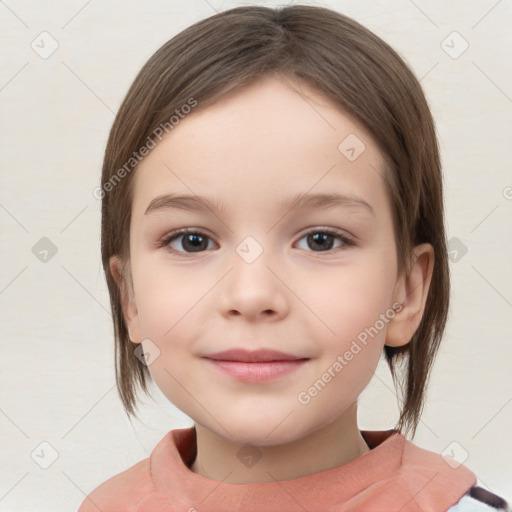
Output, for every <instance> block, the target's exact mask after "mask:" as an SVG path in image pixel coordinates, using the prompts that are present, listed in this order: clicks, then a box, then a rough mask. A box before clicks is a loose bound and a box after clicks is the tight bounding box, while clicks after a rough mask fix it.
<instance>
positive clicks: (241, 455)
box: [190, 402, 370, 484]
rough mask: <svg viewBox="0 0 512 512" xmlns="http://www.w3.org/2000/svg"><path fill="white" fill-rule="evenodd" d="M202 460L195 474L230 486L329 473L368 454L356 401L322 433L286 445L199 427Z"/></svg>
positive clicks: (195, 464)
mask: <svg viewBox="0 0 512 512" xmlns="http://www.w3.org/2000/svg"><path fill="white" fill-rule="evenodd" d="M196 433H197V456H196V459H195V461H194V462H193V463H192V465H191V467H190V469H191V470H192V471H193V472H194V473H197V474H198V475H201V476H204V477H205V478H208V479H210V480H216V481H219V482H223V483H228V484H251V483H268V482H275V481H282V480H293V479H296V478H301V477H304V476H309V475H313V474H315V473H320V472H322V471H327V470H329V469H333V468H336V467H339V466H342V465H344V464H348V463H349V462H351V461H352V460H354V459H356V458H357V457H360V456H361V455H364V454H365V453H367V452H369V451H370V449H369V447H368V445H367V444H366V442H365V441H364V439H363V437H362V435H361V433H360V431H359V429H358V427H357V402H354V404H352V405H351V406H350V407H349V408H348V409H347V410H346V411H345V412H344V413H343V414H342V415H341V416H340V417H338V418H337V419H336V420H334V421H333V422H332V423H330V424H328V425H327V426H325V427H322V428H321V429H318V430H316V431H314V432H311V433H309V434H306V435H305V436H304V437H301V438H300V439H293V440H292V441H289V442H287V443H285V444H278V445H272V446H262V445H256V443H254V444H249V443H234V442H233V441H231V440H228V439H225V438H223V437H220V436H218V435H217V434H215V433H213V432H211V431H210V430H208V429H207V428H205V427H203V426H202V425H199V424H197V423H196Z"/></svg>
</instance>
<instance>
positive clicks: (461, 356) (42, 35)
mask: <svg viewBox="0 0 512 512" xmlns="http://www.w3.org/2000/svg"><path fill="white" fill-rule="evenodd" d="M246 3H249V2H246ZM297 3H300V2H297ZM307 3H309V4H311V5H323V6H326V7H330V8H334V9H336V10H339V11H340V12H342V13H345V14H347V15H349V16H352V17H354V18H355V19H356V20H358V21H359V22H361V23H362V24H363V25H365V26H367V27H368V28H370V29H371V30H373V31H374V32H375V33H377V34H378V35H379V36H381V37H382V38H383V39H384V40H386V41H387V42H388V43H390V44H391V45H392V46H393V47H394V48H395V49H397V50H398V51H399V52H400V54H401V55H402V56H403V57H404V58H405V59H406V60H407V61H408V62H409V63H410V64H411V66H412V67H413V69H414V70H415V72H416V74H417V75H418V76H419V77H420V78H421V82H422V84H423V87H424V88H425V90H426V93H427V96H428V99H429V102H430V104H431V107H432V111H433V113H434V116H435V118H436V122H437V128H438V133H439V137H440V144H441V151H442V158H443V164H444V172H445V183H446V207H447V222H448V226H447V228H448V236H449V239H450V250H451V253H450V254H451V256H450V257H451V271H452V281H453V295H452V301H453V302H452V308H451V315H450V320H449V324H448V327H447V332H446V336H445V339H444V343H443V344H442V346H441V349H440V353H439V356H438V358H437V360H436V364H435V367H434V371H433V374H432V378H431V380H430V388H429V392H428V402H427V405H426V408H425V411H424V415H423V418H422V422H421V424H420V426H419V429H418V432H417V435H416V438H415V439H414V442H415V443H416V444H418V445H419V446H422V447H424V448H427V449H429V450H433V451H437V452H439V453H443V454H449V455H450V456H453V457H454V458H455V459H457V460H458V459H460V460H461V461H462V460H463V461H464V464H465V465H467V466H468V467H469V468H470V469H471V470H472V471H474V472H475V473H476V475H477V477H478V482H479V484H480V485H482V486H483V487H485V488H488V489H489V490H491V491H493V492H495V493H498V494H502V495H504V497H507V498H508V499H511V498H512V485H511V481H512V466H511V464H510V462H509V461H510V460H511V459H512V445H511V443H510V431H511V420H512V381H511V377H510V376H511V371H510V366H511V359H512V335H511V327H510V324H511V318H512V288H511V282H512V271H511V261H512V258H511V255H512V228H511V225H512V223H511V219H512V172H511V171H512V166H511V151H510V147H511V141H512V76H511V75H512V73H511V67H510V53H511V47H512V31H511V30H510V27H511V26H512V2H511V1H510V0H501V1H496V0H479V1H474V2H466V1H462V0H459V1H452V2H449V3H448V2H444V1H441V0H438V1H426V0H416V1H414V2H413V1H412V0H393V1H388V2H374V1H364V2H354V1H348V0H338V1H335V0H332V1H328V0H325V1H323V2H307ZM259 4H260V5H267V6H276V5H278V2H259ZM238 5H244V3H243V2H237V1H224V2H222V1H221V0H208V1H207V0H189V1H187V2H185V1H178V0H172V1H164V0H155V1H153V2H137V1H135V0H130V1H127V0H122V1H121V0H106V1H99V0H89V1H84V0H73V1H64V0H61V1H58V0H51V1H46V2H44V3H43V2H36V1H28V0H25V1H24V0H6V1H1V2H0V22H1V27H2V29H1V34H2V35H1V39H2V59H1V66H0V100H1V114H2V116H1V135H0V145H1V169H2V171H1V182H0V226H1V238H0V240H1V255H0V258H1V260H0V315H1V356H2V357H1V358H0V365H1V374H0V430H1V436H0V446H1V453H0V510H1V511H10V512H11V511H39V512H42V511H52V512H59V511H70V510H76V508H77V507H78V505H79V503H80V502H81V501H82V500H83V499H84V496H85V493H88V492H90V491H92V489H93V488H95V487H96V486H97V485H98V484H100V483H101V482H103V481H105V480H106V479H107V478H109V477H111V476H113V475H114V474H117V473H119V472H121V471H122V470H124V469H126V468H128V467H130V466H131V465H133V464H135V463H136V462H138V461H140V460H142V459H143V458H146V457H147V456H148V455H149V453H150V452H151V450H152V448H153V447H154V446H155V445H156V443H157V442H158V441H159V440H160V439H161V438H162V437H163V436H164V435H165V433H166V432H168V431H169V430H171V429H173V428H181V427H187V426H191V425H192V420H191V419H190V418H188V417H187V416H185V415H184V414H183V413H181V412H180V411H179V410H177V409H176V408H175V407H174V406H173V405H172V404H170V403H169V402H167V400H166V399H165V398H164V397H163V396H162V395H161V394H160V392H159V391H158V390H157V389H155V388H154V389H155V391H154V397H155V401H154V402H153V401H151V400H150V399H148V398H144V405H143V406H142V407H141V410H140V418H141V419H140V420H133V421H132V422H130V421H129V420H128V419H127V417H126V415H125V414H124V411H123V409H122V407H121V402H120V399H119V397H118V395H117V391H116V388H115V381H114V358H113V333H112V325H111V315H110V311H109V299H108V294H107V290H106V285H105V282H104V275H103V271H102V269H101V264H100V202H99V201H98V200H97V199H96V198H95V197H94V196H93V190H94V188H95V187H96V186H97V185H98V184H99V179H100V168H101V162H102V156H103V151H104V148H105V143H106V139H107V135H108V131H109V129H110V126H111V124H112V121H113V119H114V114H115V112H116V111H117V109H118V107H119V105H120V102H121V101H122V98H123V97H124V94H125V93H126V91H127V89H128V87H129V85H130V84H131V82H132V80H133V79H134V77H135V75H136V73H137V72H138V71H139V69H140V67H141V66H142V65H143V63H144V62H145V61H146V60H147V59H148V58H149V57H150V56H151V55H152V54H153V53H154V51H156V50H157V49H158V48H159V47H160V46H161V45H162V44H163V43H164V42H165V41H167V40H168V39H170V38H171V37H172V36H173V35H175V34H176V33H178V32H179V31H181V30H182V29H184V28H185V27H187V26H188V25H190V24H192V23H194V22H196V21H198V20H200V19H203V18H205V17H207V16H210V15H212V14H214V13H215V11H220V10H225V9H228V8H231V7H235V6H238ZM397 418H398V408H397V398H396V396H395V392H394V390H393V387H392V381H391V377H390V375H389V371H388V369H387V366H386V365H385V364H384V362H383V361H381V363H380V365H379V367H378V371H377V372H376V374H375V376H374V378H373V380H372V382H371V384H370V385H369V387H368V388H367V390H366V391H365V393H364V394H363V396H362V397H361V400H360V413H359V422H360V428H363V429H370V430H371V429H375V430H381V429H387V428H391V427H392V426H393V425H394V423H395V421H396V420H397Z"/></svg>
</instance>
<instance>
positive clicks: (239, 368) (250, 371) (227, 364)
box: [206, 358, 307, 382]
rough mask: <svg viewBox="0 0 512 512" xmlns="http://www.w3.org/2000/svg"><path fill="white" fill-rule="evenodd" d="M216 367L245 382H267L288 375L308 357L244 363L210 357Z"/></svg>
mask: <svg viewBox="0 0 512 512" xmlns="http://www.w3.org/2000/svg"><path fill="white" fill-rule="evenodd" d="M206 360H207V361H209V362H210V363H211V364H212V365H213V366H214V367H215V368H217V369H218V370H220V371H221V372H223V373H225V374H227V375H229V376H230V377H232V378H234V379H236V380H240V381H243V382H265V381H269V380H272V379H277V378H279V377H283V376H284V375H288V374H290V373H292V372H293V371H295V370H297V369H298V368H299V367H300V366H302V365H303V364H304V363H305V362H306V361H307V359H294V360H290V361H269V362H266V363H263V362H262V363H244V362H241V361H222V360H217V359H208V358H206Z"/></svg>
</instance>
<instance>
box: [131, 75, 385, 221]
mask: <svg viewBox="0 0 512 512" xmlns="http://www.w3.org/2000/svg"><path fill="white" fill-rule="evenodd" d="M382 169H383V158H382V155H381V154H380V152H379V151H378V148H377V146H376V144H375V143H374V141H373V140H372V138H371V136H370V135H369V133H368V132H367V130H365V128H364V127H363V126H362V125H361V124H360V123H358V121H357V120H355V119H354V118H353V117H351V116H349V115H348V114H347V113H345V112H344V111H342V110H341V109H340V108H339V107H338V106H337V105H335V104H334V103H333V102H332V101H330V100H329V99H328V98H327V97H325V96H324V95H322V94H321V93H319V92H318V91H316V90H314V89H312V88H310V87H309V86H308V85H307V84H305V83H303V82H298V81H296V80H293V81H292V80H291V79H288V78H275V77H267V78H265V79H262V80H260V81H258V82H256V83H254V84H251V85H250V86H247V87H244V88H241V89H237V90H235V91H232V92H230V93H229V94H227V95H226V96H223V97H221V98H220V100H218V101H216V102H215V103H214V104H212V105H209V106H208V107H206V108H203V109H201V103H200V102H199V104H198V106H197V107H196V108H195V109H194V110H193V111H192V113H190V114H189V115H187V116H185V118H184V119H182V120H181V121H180V123H179V124H178V125H176V126H175V127H174V128H173V130H172V131H171V132H170V133H169V134H167V135H166V136H165V137H164V138H163V140H162V141H161V142H159V143H158V144H157V146H156V147H155V148H154V149H153V150H151V152H150V153H149V155H148V156H146V157H145V158H144V159H143V160H142V162H141V163H140V164H139V167H138V168H137V171H136V173H135V176H134V179H135V183H134V203H133V210H134V214H138V215H143V214H144V212H145V210H146V209H147V206H148V205H149V203H150V202H151V201H152V200H153V199H154V198H155V197H157V196H160V195H162V194H165V193H176V192H180V193H186V194H187V195H194V194H198V195H204V196H210V197H212V196H215V197H217V198H220V197H222V198H223V199H224V200H225V201H224V200H223V201H222V202H223V203H225V202H229V203H230V204H238V205H239V206H243V205H246V206H247V207H248V206H249V205H251V204H253V205H254V206H257V205H259V206H260V207H261V205H262V204H267V205H268V204H269V203H273V202H276V203H277V202H278V201H279V200H281V199H282V198H283V196H286V197H288V196H293V195H296V194H299V193H304V192H308V191H309V192H323V193H326V192H333V191H334V189H340V188H343V189H344V190H338V191H339V192H344V193H346V194H348V195H352V196H361V195H366V197H367V199H368V202H370V201H373V202H377V203H378V202H379V201H381V200H382V199H383V197H380V196H382V194H383V193H384V182H383V179H382V175H383V172H382Z"/></svg>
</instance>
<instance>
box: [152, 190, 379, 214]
mask: <svg viewBox="0 0 512 512" xmlns="http://www.w3.org/2000/svg"><path fill="white" fill-rule="evenodd" d="M280 206H281V208H282V209H283V210H286V211H297V210H327V209H329V208H334V207H340V206H348V207H358V208H362V209H363V211H364V210H367V211H368V212H369V213H371V214H372V215H374V216H375V211H374V210H373V208H372V206H371V205H370V204H369V203H368V202H366V201H365V200H364V199H362V198H360V197H356V196H354V195H350V194H327V193H317V194H311V193H305V194H304V193H300V194H295V195H292V196H288V197H285V198H284V200H283V201H282V202H281V204H280ZM173 208H177V209H181V210H188V211H206V210H209V211H213V212H219V213H227V212H228V208H227V206H226V204H225V203H223V202H221V201H219V200H218V199H216V198H215V199H209V198H207V197H204V196H199V195H177V194H164V195H160V196H158V197H155V198H154V199H153V200H152V201H151V202H150V203H149V205H148V207H147V208H146V211H145V212H144V215H147V214H148V213H151V212H156V211H160V210H167V209H173Z"/></svg>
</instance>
